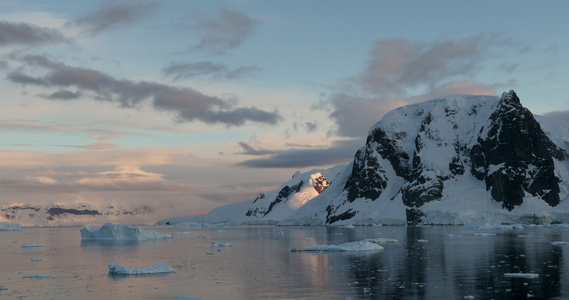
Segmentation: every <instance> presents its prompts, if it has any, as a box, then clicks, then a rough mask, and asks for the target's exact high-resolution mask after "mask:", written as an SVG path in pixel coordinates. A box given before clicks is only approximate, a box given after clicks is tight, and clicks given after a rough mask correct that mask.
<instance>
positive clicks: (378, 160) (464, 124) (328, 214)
mask: <svg viewBox="0 0 569 300" xmlns="http://www.w3.org/2000/svg"><path fill="white" fill-rule="evenodd" d="M567 153H569V124H567V122H563V121H561V120H554V119H548V118H543V117H540V118H537V119H536V118H535V117H534V116H533V115H532V113H531V112H530V111H529V110H528V109H526V108H524V107H523V106H522V104H521V103H520V99H519V98H518V96H517V95H516V93H515V92H514V91H510V92H507V93H504V94H503V95H502V97H501V98H498V97H491V96H468V95H459V96H451V97H445V98H439V99H434V100H430V101H426V102H423V103H419V104H413V105H408V106H405V107H401V108H398V109H395V110H394V111H392V112H390V113H388V114H386V115H385V116H384V117H383V118H382V120H381V121H380V122H378V123H377V124H376V125H374V126H373V127H372V128H371V129H370V131H369V134H368V137H367V142H366V144H365V145H364V146H363V147H362V148H360V149H359V151H358V152H357V153H356V154H355V158H354V161H353V163H352V164H349V165H348V166H346V167H345V168H343V169H342V170H341V171H339V169H338V168H334V169H333V170H334V171H333V172H332V171H330V172H331V173H334V172H339V174H338V175H337V176H334V179H333V180H329V179H328V178H330V177H328V176H325V177H326V178H327V179H328V180H327V181H328V182H331V183H330V185H329V186H328V187H327V188H326V189H325V190H323V191H322V192H321V193H317V194H318V195H317V196H316V197H314V198H312V199H311V200H310V198H311V196H312V195H316V194H315V193H309V192H306V191H304V190H303V188H306V186H305V184H306V183H308V182H309V180H308V177H310V178H311V180H313V181H312V183H310V184H309V186H310V185H312V186H314V182H315V181H314V176H316V175H314V173H315V172H309V173H307V174H295V176H294V177H293V179H292V180H291V181H290V182H289V183H287V184H285V186H283V187H282V188H281V189H279V190H277V191H275V192H272V193H270V197H269V194H267V197H266V199H265V198H263V197H261V196H260V197H258V198H257V199H256V200H254V201H249V202H243V203H238V204H236V205H235V206H234V207H233V208H235V207H239V210H233V216H231V215H230V214H226V215H227V219H225V220H224V221H225V222H227V221H233V222H235V223H239V224H243V223H276V222H278V224H282V225H323V224H360V225H364V224H369V225H371V224H407V225H417V224H425V223H426V224H431V223H433V224H466V223H471V222H475V221H480V220H488V221H495V220H498V221H500V222H522V223H527V222H568V221H569V201H568V200H567V198H568V195H569V193H568V192H569V185H568V184H567V183H568V182H569V164H568V161H567V158H568V154H567ZM296 177H302V178H303V179H302V180H300V178H299V179H297V180H295V178H296ZM307 180H308V181H307ZM299 193H302V194H299ZM308 200H310V201H308ZM302 204H303V205H302ZM223 211H227V209H226V208H224V207H221V208H218V209H216V210H214V211H212V213H214V212H215V213H216V215H217V216H218V217H219V216H221V215H223V214H222V213H221V212H223ZM210 214H211V213H210ZM221 219H223V218H217V219H216V220H215V221H216V222H217V223H219V222H220V221H222V220H221ZM201 221H202V222H209V221H210V218H208V217H207V216H205V217H203V218H202V219H201ZM212 221H213V220H212Z"/></svg>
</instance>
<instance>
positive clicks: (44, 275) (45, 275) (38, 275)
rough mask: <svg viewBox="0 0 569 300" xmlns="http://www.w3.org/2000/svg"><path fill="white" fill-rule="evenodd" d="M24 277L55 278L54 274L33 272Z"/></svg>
mask: <svg viewBox="0 0 569 300" xmlns="http://www.w3.org/2000/svg"><path fill="white" fill-rule="evenodd" d="M24 278H38V279H39V278H53V275H50V274H32V275H26V276H24Z"/></svg>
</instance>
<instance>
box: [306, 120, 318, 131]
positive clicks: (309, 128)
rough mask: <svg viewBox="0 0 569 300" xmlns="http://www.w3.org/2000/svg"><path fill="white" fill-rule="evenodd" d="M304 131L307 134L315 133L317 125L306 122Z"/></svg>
mask: <svg viewBox="0 0 569 300" xmlns="http://www.w3.org/2000/svg"><path fill="white" fill-rule="evenodd" d="M305 125H306V131H307V132H309V133H312V132H316V130H318V123H314V122H306V123H305Z"/></svg>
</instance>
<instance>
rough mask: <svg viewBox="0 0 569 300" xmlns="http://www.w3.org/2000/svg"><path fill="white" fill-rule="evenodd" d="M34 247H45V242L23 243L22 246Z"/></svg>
mask: <svg viewBox="0 0 569 300" xmlns="http://www.w3.org/2000/svg"><path fill="white" fill-rule="evenodd" d="M33 247H43V244H36V243H23V244H22V248H33Z"/></svg>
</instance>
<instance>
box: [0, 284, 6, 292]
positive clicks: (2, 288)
mask: <svg viewBox="0 0 569 300" xmlns="http://www.w3.org/2000/svg"><path fill="white" fill-rule="evenodd" d="M6 290H8V288H7V287H3V286H1V285H0V291H6Z"/></svg>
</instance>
